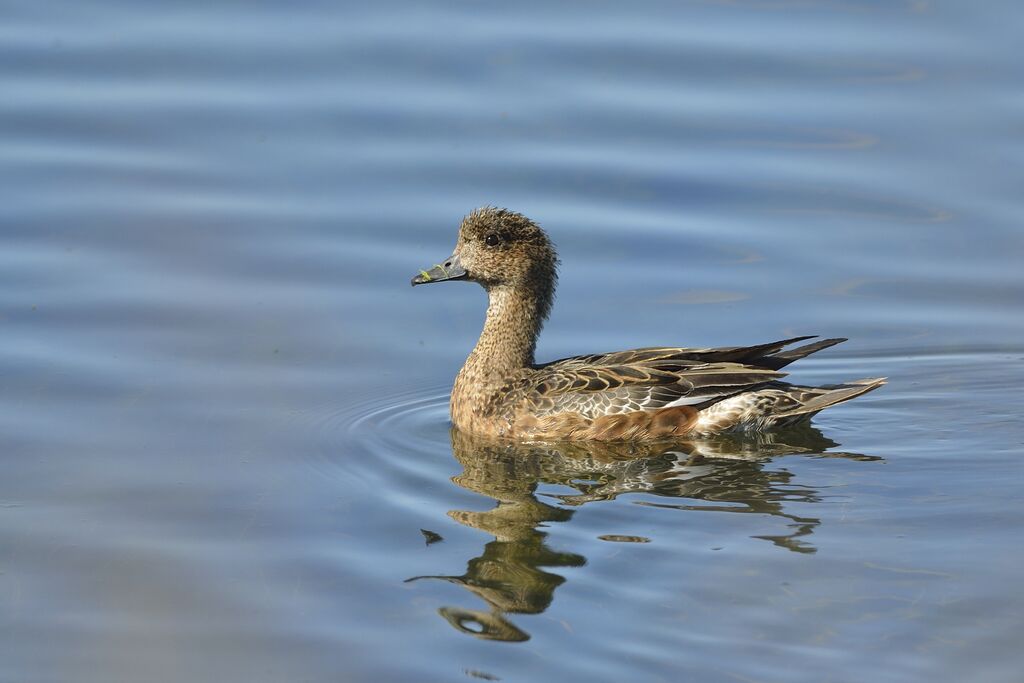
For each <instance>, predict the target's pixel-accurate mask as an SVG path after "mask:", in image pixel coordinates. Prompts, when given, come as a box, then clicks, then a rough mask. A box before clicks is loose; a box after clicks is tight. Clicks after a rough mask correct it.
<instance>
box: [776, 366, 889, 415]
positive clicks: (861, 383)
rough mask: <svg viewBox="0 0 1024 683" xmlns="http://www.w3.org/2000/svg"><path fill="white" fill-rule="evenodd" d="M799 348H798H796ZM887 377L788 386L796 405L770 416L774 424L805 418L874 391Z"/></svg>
mask: <svg viewBox="0 0 1024 683" xmlns="http://www.w3.org/2000/svg"><path fill="white" fill-rule="evenodd" d="M796 350H799V349H796ZM886 381H887V378H885V377H870V378H867V379H857V380H853V381H852V382H847V383H845V384H832V385H827V386H821V387H813V388H811V387H798V386H793V387H790V391H788V392H787V393H788V395H789V398H791V399H794V400H795V401H796V402H797V403H798V405H797V406H795V407H791V408H789V409H787V410H785V411H783V412H779V413H775V414H774V415H772V418H773V419H774V420H775V421H776V424H786V423H792V422H797V421H800V420H805V419H809V418H811V417H813V416H814V415H816V414H818V413H819V412H821V411H822V410H824V409H825V408H828V407H830V406H834V405H836V404H837V403H843V402H845V401H849V400H850V399H853V398H857V397H858V396H863V395H864V394H866V393H868V392H869V391H874V390H875V389H877V388H878V387H880V386H883V385H885V383H886Z"/></svg>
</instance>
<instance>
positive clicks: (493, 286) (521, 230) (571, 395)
mask: <svg viewBox="0 0 1024 683" xmlns="http://www.w3.org/2000/svg"><path fill="white" fill-rule="evenodd" d="M558 265H559V260H558V255H557V253H556V251H555V247H554V244H553V243H552V241H551V239H550V238H549V237H548V235H547V233H546V232H545V231H544V230H543V229H542V228H541V227H540V226H539V225H538V224H537V223H535V222H534V221H532V220H530V219H529V218H527V217H526V216H524V215H522V214H520V213H516V212H514V211H511V210H509V209H503V208H497V207H492V206H486V207H483V208H480V209H476V210H474V211H472V212H471V213H469V214H468V215H467V216H465V218H463V219H462V222H461V224H460V226H459V231H458V237H457V240H456V244H455V249H454V251H453V252H452V255H451V256H450V257H448V258H447V259H445V260H444V262H443V263H439V264H436V265H434V266H433V267H431V268H429V269H427V270H421V271H420V272H419V273H418V274H417V275H416V276H415V277H413V278H412V285H413V286H417V285H425V284H435V283H438V282H452V281H460V280H464V281H469V282H475V283H477V284H479V285H481V286H482V287H483V288H484V290H485V291H486V292H487V298H488V304H487V315H486V319H485V321H484V325H483V330H482V332H481V333H480V337H479V339H478V340H477V343H476V346H475V347H474V348H473V350H472V351H471V352H470V354H469V356H468V357H467V358H466V361H465V363H464V364H463V366H462V369H461V370H459V372H458V375H457V376H456V378H455V383H454V386H453V387H452V392H451V398H450V401H449V412H450V416H451V421H452V424H453V425H454V427H455V428H456V429H459V430H461V431H464V432H467V433H469V434H474V435H478V436H481V437H492V438H498V439H510V440H515V441H528V442H529V441H532V442H538V441H540V442H545V441H590V442H598V441H653V440H663V439H672V438H678V437H682V436H697V435H711V434H718V433H722V432H731V431H761V430H767V429H773V428H776V427H783V426H789V425H793V424H797V423H800V422H805V421H808V420H810V419H811V418H812V417H813V416H814V415H816V414H817V413H819V412H820V411H821V410H823V409H825V408H828V407H831V406H834V405H837V404H839V403H843V402H845V401H849V400H850V399H853V398H856V397H858V396H861V395H863V394H866V393H868V392H870V391H873V390H875V389H877V388H879V387H881V386H882V385H884V384H885V382H886V378H884V377H875V378H868V379H860V380H855V381H851V382H845V383H842V384H833V385H825V386H801V385H796V384H790V383H788V382H784V381H782V378H783V377H786V373H783V372H780V370H781V369H782V368H785V367H786V366H787V365H789V364H790V363H792V362H794V361H797V360H799V359H801V358H805V357H807V356H809V355H811V354H812V353H816V352H818V351H821V350H823V349H826V348H829V347H831V346H834V345H836V344H839V343H841V342H844V341H847V340H846V339H845V338H832V339H821V340H818V341H812V342H811V341H809V340H812V339H816V338H817V337H816V336H815V335H810V336H800V337H792V338H789V339H783V340H780V341H774V342H769V343H766V344H758V345H755V346H729V347H720V348H685V347H645V348H637V349H631V350H627V351H615V352H611V353H598V354H590V355H582V356H573V357H571V358H562V359H559V360H555V361H551V362H547V363H541V364H538V363H536V361H535V358H534V355H535V351H536V347H537V339H538V337H539V335H540V332H541V328H542V327H543V326H544V323H545V321H546V320H547V319H548V315H549V314H550V312H551V307H552V303H553V302H554V296H555V287H556V285H557V282H558ZM801 342H808V343H805V344H802V345H799V346H795V347H794V346H793V345H794V344H800V343H801Z"/></svg>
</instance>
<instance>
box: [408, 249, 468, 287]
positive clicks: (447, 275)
mask: <svg viewBox="0 0 1024 683" xmlns="http://www.w3.org/2000/svg"><path fill="white" fill-rule="evenodd" d="M467 277H469V273H467V272H466V269H465V268H463V267H462V262H461V261H459V257H458V256H457V255H455V254H452V255H451V256H450V257H449V258H448V259H447V260H445V262H444V263H441V264H438V265H436V266H434V267H433V268H431V269H430V270H421V271H420V273H419V275H417V276H416V277H414V278H413V279H412V286H413V287H415V286H416V285H426V284H430V283H431V282H444V281H445V280H465V279H466V278H467Z"/></svg>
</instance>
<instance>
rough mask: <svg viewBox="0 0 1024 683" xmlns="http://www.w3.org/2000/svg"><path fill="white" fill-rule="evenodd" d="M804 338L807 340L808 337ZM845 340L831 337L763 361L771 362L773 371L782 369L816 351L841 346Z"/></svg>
mask: <svg viewBox="0 0 1024 683" xmlns="http://www.w3.org/2000/svg"><path fill="white" fill-rule="evenodd" d="M804 338H805V339H808V338H809V337H804ZM846 340H847V339H846V337H833V338H832V339H822V340H821V341H817V342H814V343H812V344H805V345H803V346H798V347H796V348H795V349H790V350H789V351H782V352H780V353H775V354H772V355H770V356H766V357H765V360H771V361H773V362H772V364H771V365H770V366H769V367H772V368H774V369H778V368H784V367H786V366H787V365H789V364H790V363H792V362H793V361H796V360H800V359H801V358H806V357H807V356H809V355H811V354H812V353H817V352H818V351H821V350H822V349H827V348H829V347H830V346H835V345H836V344H842V343H843V342H844V341H846Z"/></svg>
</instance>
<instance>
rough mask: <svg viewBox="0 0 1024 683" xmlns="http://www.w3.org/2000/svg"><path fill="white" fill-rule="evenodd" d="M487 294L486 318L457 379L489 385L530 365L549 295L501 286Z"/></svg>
mask: <svg viewBox="0 0 1024 683" xmlns="http://www.w3.org/2000/svg"><path fill="white" fill-rule="evenodd" d="M487 297H488V305H487V320H486V321H485V322H484V329H483V332H481V333H480V339H479V341H477V343H476V347H475V348H474V349H473V351H472V353H470V354H469V358H467V359H466V365H465V366H464V367H463V371H462V373H460V379H466V380H470V381H473V382H474V383H477V382H479V383H488V384H489V383H491V382H494V381H501V380H503V379H504V378H505V377H507V376H508V375H509V374H510V373H511V372H513V371H515V370H519V369H521V368H526V367H530V366H531V365H533V353H534V350H535V349H536V347H537V337H538V336H539V335H540V330H541V327H542V326H543V325H544V320H545V318H546V317H547V313H548V309H549V308H550V307H551V294H550V293H548V292H542V291H536V292H535V291H530V290H528V289H525V288H513V287H507V286H501V287H493V288H489V289H488V290H487Z"/></svg>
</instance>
